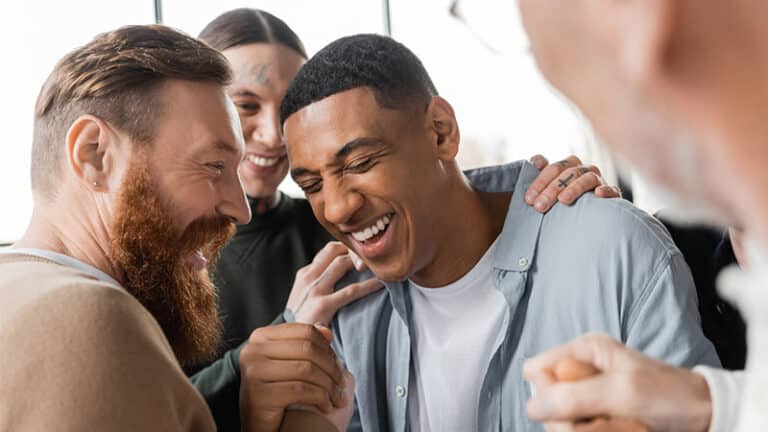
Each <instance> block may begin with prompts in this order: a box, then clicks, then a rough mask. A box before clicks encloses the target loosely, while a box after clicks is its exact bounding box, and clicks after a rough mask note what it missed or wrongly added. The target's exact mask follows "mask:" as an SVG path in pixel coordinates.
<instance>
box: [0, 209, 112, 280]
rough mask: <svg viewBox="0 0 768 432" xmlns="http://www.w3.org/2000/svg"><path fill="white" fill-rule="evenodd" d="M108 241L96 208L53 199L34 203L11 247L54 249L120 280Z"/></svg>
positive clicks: (105, 229) (105, 227) (105, 228)
mask: <svg viewBox="0 0 768 432" xmlns="http://www.w3.org/2000/svg"><path fill="white" fill-rule="evenodd" d="M59 201H61V202H65V200H59ZM91 205H92V204H91ZM109 244H110V237H109V234H108V229H107V225H106V224H105V223H104V221H103V220H102V219H101V217H100V213H99V212H96V213H95V214H94V213H93V212H90V213H89V212H86V211H84V210H83V208H82V207H79V208H66V209H63V208H60V207H59V206H58V205H56V203H53V204H50V205H44V206H38V205H35V208H34V210H33V212H32V220H31V221H30V223H29V226H28V227H27V230H26V232H25V233H24V235H23V236H22V237H21V239H20V240H19V241H18V242H16V243H14V245H13V247H14V248H35V249H45V250H49V251H53V252H58V253H60V254H64V255H67V256H70V257H72V258H75V259H77V260H80V261H82V262H84V263H86V264H89V265H92V266H93V267H96V268H97V269H99V270H101V271H103V272H104V273H106V274H108V275H110V276H111V277H113V278H114V279H115V280H116V281H118V282H120V283H123V282H124V277H123V273H122V271H120V270H119V268H118V266H117V265H116V264H115V262H114V261H113V260H112V259H110V258H109Z"/></svg>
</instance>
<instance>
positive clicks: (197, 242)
mask: <svg viewBox="0 0 768 432" xmlns="http://www.w3.org/2000/svg"><path fill="white" fill-rule="evenodd" d="M234 234H235V224H234V223H233V222H232V221H231V220H230V219H229V218H226V217H222V216H214V217H204V218H200V219H197V220H195V221H194V222H192V223H191V224H190V225H189V226H188V227H187V228H186V229H185V230H184V232H183V233H182V235H181V238H180V240H179V250H180V251H196V250H198V249H199V250H201V252H202V253H203V256H205V258H206V259H208V260H209V261H211V260H213V259H214V258H215V255H217V254H218V251H219V249H220V248H221V247H222V246H224V245H225V244H226V243H227V242H228V241H229V240H230V239H231V238H232V236H233V235H234Z"/></svg>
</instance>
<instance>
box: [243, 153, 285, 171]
mask: <svg viewBox="0 0 768 432" xmlns="http://www.w3.org/2000/svg"><path fill="white" fill-rule="evenodd" d="M283 157H284V156H279V157H271V158H268V157H261V156H256V155H254V154H249V155H248V156H246V159H247V160H248V161H249V162H251V163H253V164H254V165H256V166H258V167H263V168H268V167H271V166H274V165H276V164H277V163H278V162H280V161H281V160H282V159H283Z"/></svg>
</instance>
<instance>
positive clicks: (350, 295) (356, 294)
mask: <svg viewBox="0 0 768 432" xmlns="http://www.w3.org/2000/svg"><path fill="white" fill-rule="evenodd" d="M383 286H384V285H383V284H382V283H381V282H380V281H379V280H377V279H373V278H372V279H368V280H365V281H363V282H358V283H354V284H351V285H347V286H345V287H344V288H342V289H340V290H338V291H336V292H335V293H333V294H331V295H330V296H329V300H330V302H331V307H333V309H334V310H336V311H338V310H339V309H341V308H343V307H344V306H346V305H348V304H350V303H352V302H353V301H355V300H358V299H361V298H363V297H365V296H367V295H368V294H371V293H373V292H376V291H378V290H380V289H381V288H382V287H383Z"/></svg>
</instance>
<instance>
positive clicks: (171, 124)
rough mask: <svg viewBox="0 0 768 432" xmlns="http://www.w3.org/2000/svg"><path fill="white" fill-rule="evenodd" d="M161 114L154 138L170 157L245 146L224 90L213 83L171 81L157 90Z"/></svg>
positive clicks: (238, 121) (239, 149)
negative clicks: (219, 147)
mask: <svg viewBox="0 0 768 432" xmlns="http://www.w3.org/2000/svg"><path fill="white" fill-rule="evenodd" d="M160 98H161V103H162V115H161V116H160V117H159V120H158V124H157V128H156V134H155V137H156V138H157V140H158V141H161V142H162V145H161V146H159V147H161V148H163V149H165V150H167V151H168V152H172V153H173V154H176V155H179V154H187V153H190V152H197V151H201V150H206V149H208V148H213V147H215V146H221V145H225V146H229V147H231V150H234V152H235V153H241V152H242V151H243V147H244V141H243V133H242V130H241V128H240V119H239V117H238V115H237V112H236V110H235V108H234V106H233V105H232V102H231V101H230V100H229V98H228V97H227V95H226V93H225V92H224V88H223V87H222V86H220V85H218V84H215V83H199V82H192V81H180V80H170V81H168V82H166V83H164V84H163V87H162V89H161V91H160Z"/></svg>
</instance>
